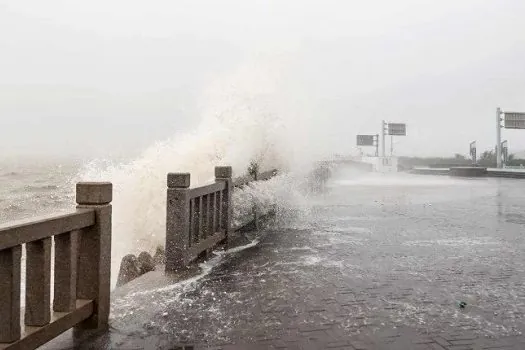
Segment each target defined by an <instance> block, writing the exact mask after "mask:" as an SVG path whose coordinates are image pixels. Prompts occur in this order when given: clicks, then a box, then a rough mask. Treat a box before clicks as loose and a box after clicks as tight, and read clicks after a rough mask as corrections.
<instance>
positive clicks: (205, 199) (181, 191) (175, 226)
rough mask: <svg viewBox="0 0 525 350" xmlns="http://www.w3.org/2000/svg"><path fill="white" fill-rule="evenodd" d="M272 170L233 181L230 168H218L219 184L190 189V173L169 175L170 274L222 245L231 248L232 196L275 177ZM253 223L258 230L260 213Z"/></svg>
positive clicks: (216, 171)
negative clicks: (246, 187) (234, 191)
mask: <svg viewBox="0 0 525 350" xmlns="http://www.w3.org/2000/svg"><path fill="white" fill-rule="evenodd" d="M275 174H276V171H275V170H271V171H267V172H264V173H260V174H259V173H258V171H257V169H256V168H255V169H254V171H251V172H250V174H249V175H247V176H244V177H240V178H237V179H235V180H232V168H231V167H230V166H219V167H215V183H213V184H210V185H205V186H201V187H197V188H191V189H190V176H191V175H190V174H189V173H170V174H168V193H167V210H166V266H165V270H166V272H173V271H177V270H179V269H181V268H184V267H186V266H187V265H188V264H189V263H191V262H192V261H194V260H195V259H197V258H199V257H204V258H205V257H206V256H207V255H209V253H210V252H211V250H212V249H213V248H215V247H216V246H217V245H219V244H226V245H228V240H229V236H230V234H231V233H232V231H233V230H235V229H240V228H233V227H232V208H233V203H232V192H233V190H234V188H240V187H242V186H245V185H247V184H249V183H250V182H253V181H262V180H268V179H270V178H271V177H273V176H275ZM253 221H254V222H255V227H258V224H257V221H258V217H257V211H256V210H254V217H253Z"/></svg>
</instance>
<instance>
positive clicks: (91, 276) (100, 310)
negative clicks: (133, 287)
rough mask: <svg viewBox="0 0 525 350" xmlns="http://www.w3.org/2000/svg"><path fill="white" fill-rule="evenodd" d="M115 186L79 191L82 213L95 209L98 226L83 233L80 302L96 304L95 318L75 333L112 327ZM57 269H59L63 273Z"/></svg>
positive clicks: (90, 185) (89, 185) (84, 186)
mask: <svg viewBox="0 0 525 350" xmlns="http://www.w3.org/2000/svg"><path fill="white" fill-rule="evenodd" d="M112 199H113V185H112V184H111V183H108V182H81V183H78V184H77V188H76V202H77V204H78V205H77V208H78V209H93V210H94V211H95V225H93V226H91V227H88V228H85V229H83V230H81V231H80V237H79V252H78V266H77V268H78V272H77V286H76V287H77V288H76V297H77V299H88V300H89V299H91V300H94V310H93V315H92V316H91V317H90V318H88V319H87V320H85V321H84V322H82V323H80V324H78V325H77V326H75V330H82V329H94V328H95V329H103V328H106V327H107V325H108V318H109V307H110V290H111V213H112V208H111V201H112ZM60 268H61V267H60V266H55V269H60Z"/></svg>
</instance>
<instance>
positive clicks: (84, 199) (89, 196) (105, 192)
mask: <svg viewBox="0 0 525 350" xmlns="http://www.w3.org/2000/svg"><path fill="white" fill-rule="evenodd" d="M112 200H113V184H112V183H111V182H79V183H77V196H76V201H77V204H84V205H100V204H108V203H111V201H112Z"/></svg>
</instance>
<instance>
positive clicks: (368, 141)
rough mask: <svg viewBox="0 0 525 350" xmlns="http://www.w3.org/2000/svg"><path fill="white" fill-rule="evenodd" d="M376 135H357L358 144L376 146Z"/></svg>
mask: <svg viewBox="0 0 525 350" xmlns="http://www.w3.org/2000/svg"><path fill="white" fill-rule="evenodd" d="M374 139H375V136H374V135H357V145H358V146H374Z"/></svg>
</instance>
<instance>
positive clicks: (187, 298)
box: [53, 174, 525, 349]
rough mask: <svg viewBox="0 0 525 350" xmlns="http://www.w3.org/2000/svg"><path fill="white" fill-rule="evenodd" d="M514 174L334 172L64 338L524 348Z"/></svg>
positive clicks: (168, 343)
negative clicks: (210, 255)
mask: <svg viewBox="0 0 525 350" xmlns="http://www.w3.org/2000/svg"><path fill="white" fill-rule="evenodd" d="M521 181H522V180H510V179H509V180H507V179H472V180H469V179H452V178H448V177H432V176H428V177H425V176H411V175H373V176H368V177H366V178H358V179H352V180H349V179H347V178H345V176H344V174H342V175H340V177H339V178H335V179H334V180H333V181H332V183H331V184H330V185H329V188H327V190H326V191H325V192H324V193H322V194H320V195H318V196H316V197H315V198H311V199H310V201H309V203H310V207H309V208H304V210H303V211H301V212H302V213H303V214H304V215H300V216H299V217H297V218H296V220H295V221H294V222H292V223H290V222H288V225H287V227H285V228H281V229H273V230H270V231H268V232H266V233H265V234H264V235H263V236H262V237H261V238H260V239H261V241H260V242H259V243H258V244H257V245H254V246H253V247H251V248H248V249H245V250H241V251H239V252H235V253H232V254H227V255H221V256H218V257H216V258H214V259H212V261H209V262H207V263H206V266H205V270H207V271H209V272H208V273H206V274H203V275H201V276H199V277H197V278H195V279H194V280H192V281H191V282H188V283H184V284H177V285H164V286H162V287H156V286H155V285H154V284H152V285H151V286H150V288H147V289H137V290H131V291H129V293H127V294H126V295H119V296H115V297H114V299H113V306H112V316H111V330H110V331H109V332H108V333H104V334H102V335H100V334H99V335H96V334H95V335H90V336H84V338H81V339H79V340H78V341H77V343H76V346H77V348H122V349H124V348H126V349H132V348H152V349H153V348H166V349H175V348H177V346H194V347H195V348H196V349H198V348H208V347H212V348H213V347H218V348H232V349H254V348H261V349H267V348H312V349H323V348H327V347H328V346H329V345H330V346H333V347H334V348H348V349H357V348H364V349H368V348H369V349H375V348H385V349H390V348H392V349H396V348H399V349H407V348H418V349H419V348H421V349H423V348H425V349H439V346H441V348H442V349H449V348H450V349H453V348H454V346H458V345H461V341H463V343H464V344H466V345H465V346H467V345H468V344H496V343H497V342H498V341H506V342H507V343H508V344H510V345H509V346H511V347H512V346H515V347H516V348H518V346H520V347H519V348H525V347H523V346H522V345H523V344H522V342H523V339H522V332H523V330H524V329H525V322H524V312H525V285H524V283H525V256H524V253H523V252H524V249H525V239H524V234H523V233H524V232H525V231H524V227H525V226H524V225H525V210H524V209H525V186H523V183H522V182H521ZM461 303H464V304H461ZM461 305H466V306H465V307H460V306H461ZM69 337H70V335H66V336H64V337H62V339H61V340H60V341H56V342H55V343H54V344H53V346H54V347H55V348H60V347H62V348H64V347H67V346H71V343H70V340H69ZM463 338H467V339H463ZM425 339H428V341H426V342H425V341H422V340H425ZM502 339H503V340H502ZM469 341H470V343H469ZM407 342H408V344H410V346H409V347H407V345H406V344H407ZM338 344H339V345H340V347H337V345H338ZM421 344H423V345H421ZM498 344H499V343H498ZM415 345H417V346H415ZM434 345H435V347H431V346H434ZM414 346H415V347H414ZM480 346H481V345H480ZM467 348H468V347H467ZM472 348H474V346H472ZM458 349H459V348H458Z"/></svg>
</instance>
